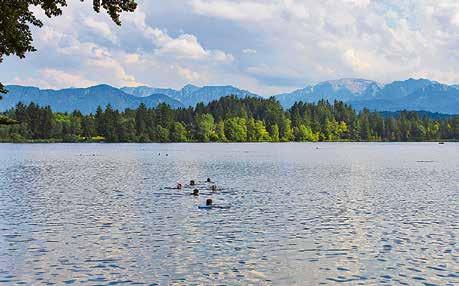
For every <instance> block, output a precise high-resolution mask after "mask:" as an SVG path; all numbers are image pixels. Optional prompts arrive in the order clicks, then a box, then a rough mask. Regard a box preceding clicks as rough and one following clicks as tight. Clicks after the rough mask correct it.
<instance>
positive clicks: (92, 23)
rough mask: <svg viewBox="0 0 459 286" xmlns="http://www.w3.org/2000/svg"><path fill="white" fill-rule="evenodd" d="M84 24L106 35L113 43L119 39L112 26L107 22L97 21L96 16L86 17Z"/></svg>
mask: <svg viewBox="0 0 459 286" xmlns="http://www.w3.org/2000/svg"><path fill="white" fill-rule="evenodd" d="M84 24H85V25H86V26H87V27H88V28H90V29H92V30H94V32H96V33H98V34H100V35H102V36H104V37H105V38H107V39H109V40H110V41H112V42H113V43H116V42H117V41H118V38H117V37H116V35H115V34H114V33H113V32H112V29H111V28H110V25H109V24H107V23H106V22H102V21H97V20H95V19H94V18H86V19H85V20H84Z"/></svg>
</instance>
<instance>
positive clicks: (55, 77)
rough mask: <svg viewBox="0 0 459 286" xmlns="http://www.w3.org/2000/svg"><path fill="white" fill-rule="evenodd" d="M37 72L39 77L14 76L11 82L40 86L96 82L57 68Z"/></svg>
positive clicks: (93, 83)
mask: <svg viewBox="0 0 459 286" xmlns="http://www.w3.org/2000/svg"><path fill="white" fill-rule="evenodd" d="M38 74H39V77H28V78H21V77H16V78H15V79H14V80H13V83H14V84H18V85H34V86H38V87H40V88H68V87H88V86H92V85H95V84H96V82H94V81H91V80H88V79H86V78H84V77H83V76H82V75H79V74H71V73H67V72H65V71H62V70H57V69H49V68H45V69H42V70H40V71H39V72H38Z"/></svg>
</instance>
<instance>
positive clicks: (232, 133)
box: [225, 117, 247, 142]
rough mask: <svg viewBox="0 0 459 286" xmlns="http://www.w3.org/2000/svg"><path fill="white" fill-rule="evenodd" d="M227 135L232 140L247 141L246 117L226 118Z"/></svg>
mask: <svg viewBox="0 0 459 286" xmlns="http://www.w3.org/2000/svg"><path fill="white" fill-rule="evenodd" d="M225 135H226V138H228V140H229V141H231V142H246V141H247V125H246V120H245V118H241V117H232V118H227V119H226V120H225Z"/></svg>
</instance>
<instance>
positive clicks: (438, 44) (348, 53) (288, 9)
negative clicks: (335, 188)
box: [0, 0, 459, 95]
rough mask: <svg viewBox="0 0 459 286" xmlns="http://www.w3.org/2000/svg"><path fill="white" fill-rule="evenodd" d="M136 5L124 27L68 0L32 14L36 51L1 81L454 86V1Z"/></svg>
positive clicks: (211, 0) (6, 66)
mask: <svg viewBox="0 0 459 286" xmlns="http://www.w3.org/2000/svg"><path fill="white" fill-rule="evenodd" d="M138 2H139V7H138V10H137V11H136V12H135V13H132V14H131V13H130V14H126V15H123V16H122V22H123V25H122V26H121V27H118V26H116V25H115V24H113V23H112V21H111V20H110V18H109V16H107V15H106V14H105V13H100V14H96V13H94V12H93V11H92V7H91V5H90V2H88V1H85V2H80V1H78V0H70V1H68V4H69V5H68V7H66V8H65V9H64V11H63V12H64V13H63V16H61V17H57V18H53V19H51V20H49V19H48V18H47V17H46V16H44V15H42V14H39V17H40V18H41V19H43V20H44V24H45V25H44V27H43V28H42V29H34V31H33V34H34V38H35V46H36V47H37V48H38V52H36V53H32V54H28V56H27V58H26V59H25V60H18V59H17V58H14V57H8V58H6V59H5V62H4V63H3V64H2V65H0V78H2V80H3V81H6V82H13V81H14V80H15V79H18V80H19V79H20V80H21V81H22V82H23V83H24V84H27V80H30V83H41V84H42V85H43V86H47V87H53V86H54V87H60V86H62V82H64V83H68V84H72V85H75V84H77V83H78V82H79V83H80V84H88V83H90V82H94V83H100V82H104V83H109V84H112V85H115V86H121V85H135V84H146V85H151V86H156V87H158V86H161V87H173V88H180V87H181V86H183V85H185V84H187V83H193V84H197V85H216V84H224V85H227V84H232V85H236V86H239V87H241V88H244V89H248V90H251V91H254V92H257V93H260V94H262V95H270V94H272V93H275V92H279V91H288V90H290V89H295V88H301V87H304V86H305V85H309V84H311V83H315V82H319V81H323V80H328V79H336V78H342V77H363V78H368V79H373V80H376V81H379V82H382V83H385V82H390V81H392V80H398V79H404V78H409V77H429V78H431V79H433V80H437V81H440V82H445V83H456V84H457V83H459V2H458V1H456V0H418V1H397V0H380V1H371V0H336V1H335V0H333V1H332V0H324V1H316V0H169V1H163V2H162V3H161V4H158V2H157V1H148V0H139V1H138ZM46 70H48V72H45V71H46ZM49 71H58V72H60V73H62V74H63V77H64V78H63V79H62V80H60V79H57V80H54V78H58V77H57V74H56V72H55V73H54V76H52V75H53V73H52V72H49Z"/></svg>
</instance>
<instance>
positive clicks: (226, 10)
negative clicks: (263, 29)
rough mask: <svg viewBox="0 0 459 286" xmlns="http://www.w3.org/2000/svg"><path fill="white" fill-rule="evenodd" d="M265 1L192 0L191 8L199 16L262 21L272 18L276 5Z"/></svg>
mask: <svg viewBox="0 0 459 286" xmlns="http://www.w3.org/2000/svg"><path fill="white" fill-rule="evenodd" d="M269 2H272V1H266V2H265V3H262V2H256V1H250V0H249V1H226V0H193V1H191V7H192V8H193V10H194V11H195V12H196V13H198V14H201V15H207V16H213V17H219V18H225V19H230V20H243V21H263V20H268V19H270V18H272V17H273V14H274V13H275V11H276V5H274V4H271V3H269Z"/></svg>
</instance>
